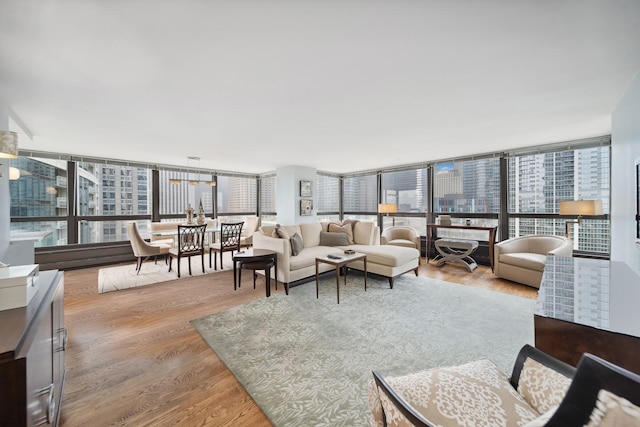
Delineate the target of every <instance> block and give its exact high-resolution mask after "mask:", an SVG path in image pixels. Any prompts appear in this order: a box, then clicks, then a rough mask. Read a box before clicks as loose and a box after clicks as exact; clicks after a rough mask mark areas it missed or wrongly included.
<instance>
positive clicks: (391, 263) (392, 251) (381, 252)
mask: <svg viewBox="0 0 640 427" xmlns="http://www.w3.org/2000/svg"><path fill="white" fill-rule="evenodd" d="M349 249H353V250H354V251H356V252H360V253H362V254H366V255H367V262H368V263H369V262H370V263H373V264H380V265H386V266H388V267H397V266H399V265H403V264H406V263H408V262H410V261H412V260H414V259H416V258H419V257H420V252H418V250H417V249H416V248H403V247H401V246H390V245H350V246H349Z"/></svg>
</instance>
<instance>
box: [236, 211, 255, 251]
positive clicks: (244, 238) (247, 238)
mask: <svg viewBox="0 0 640 427" xmlns="http://www.w3.org/2000/svg"><path fill="white" fill-rule="evenodd" d="M259 226H260V217H257V216H252V217H249V218H247V219H245V220H244V226H243V227H242V234H241V235H240V247H242V248H248V247H250V246H252V245H253V233H254V232H255V231H257V230H258V227H259Z"/></svg>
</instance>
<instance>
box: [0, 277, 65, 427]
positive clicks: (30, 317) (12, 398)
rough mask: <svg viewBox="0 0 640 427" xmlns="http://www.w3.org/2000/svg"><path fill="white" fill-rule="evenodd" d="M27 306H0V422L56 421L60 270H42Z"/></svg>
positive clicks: (60, 374) (61, 335)
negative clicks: (0, 308)
mask: <svg viewBox="0 0 640 427" xmlns="http://www.w3.org/2000/svg"><path fill="white" fill-rule="evenodd" d="M38 287H39V289H38V292H37V293H36V295H35V296H34V297H33V299H32V300H31V302H30V303H29V305H28V306H27V307H20V308H14V309H11V310H4V311H0V414H2V420H1V421H0V424H2V425H3V426H29V427H31V426H41V425H45V426H46V425H53V426H57V425H58V420H59V416H60V403H61V401H62V388H63V385H64V374H65V368H64V352H65V347H66V336H67V333H66V328H65V326H64V273H63V272H59V271H57V270H53V271H44V272H40V276H39V277H38Z"/></svg>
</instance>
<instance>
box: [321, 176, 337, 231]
mask: <svg viewBox="0 0 640 427" xmlns="http://www.w3.org/2000/svg"><path fill="white" fill-rule="evenodd" d="M316 181H317V185H316V188H317V189H318V195H317V197H316V200H317V208H316V211H317V212H318V214H317V215H318V220H320V221H339V220H340V178H339V177H338V176H336V175H327V174H322V173H318V174H317V175H316Z"/></svg>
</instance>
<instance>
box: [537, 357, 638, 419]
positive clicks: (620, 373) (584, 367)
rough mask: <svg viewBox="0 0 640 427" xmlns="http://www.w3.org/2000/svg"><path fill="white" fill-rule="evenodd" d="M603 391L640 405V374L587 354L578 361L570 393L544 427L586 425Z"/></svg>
mask: <svg viewBox="0 0 640 427" xmlns="http://www.w3.org/2000/svg"><path fill="white" fill-rule="evenodd" d="M601 390H606V391H608V392H610V393H612V394H614V395H615V396H617V397H618V398H622V399H625V400H627V401H629V402H630V403H631V404H633V405H635V406H636V407H638V406H640V375H637V374H635V373H633V372H631V371H628V370H626V369H623V368H621V367H620V366H617V365H614V364H613V363H610V362H607V361H606V360H603V359H601V358H599V357H596V356H593V355H591V354H589V353H585V354H583V355H582V358H581V359H580V362H579V363H578V368H577V370H576V373H575V376H574V377H573V381H572V382H571V386H569V390H567V394H566V395H565V397H564V399H563V400H562V402H561V403H560V406H559V407H558V409H556V411H555V413H554V414H553V416H552V417H551V419H550V420H549V421H548V422H547V424H545V426H549V427H556V426H557V427H571V426H583V425H585V424H587V422H588V421H589V417H590V416H591V414H592V412H593V408H594V407H596V404H597V401H598V400H599V398H598V397H599V393H600V391H601ZM598 406H599V407H600V405H598ZM602 406H605V405H602ZM606 406H607V407H609V406H610V405H606ZM613 406H614V407H615V405H613ZM616 425H617V424H616ZM625 425H626V424H625ZM633 425H637V424H633Z"/></svg>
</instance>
